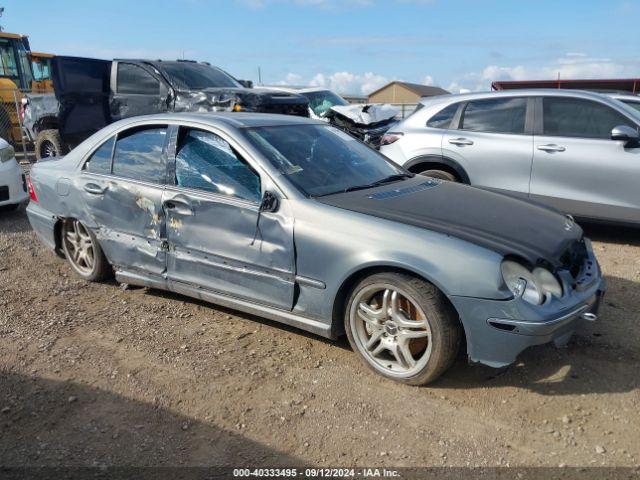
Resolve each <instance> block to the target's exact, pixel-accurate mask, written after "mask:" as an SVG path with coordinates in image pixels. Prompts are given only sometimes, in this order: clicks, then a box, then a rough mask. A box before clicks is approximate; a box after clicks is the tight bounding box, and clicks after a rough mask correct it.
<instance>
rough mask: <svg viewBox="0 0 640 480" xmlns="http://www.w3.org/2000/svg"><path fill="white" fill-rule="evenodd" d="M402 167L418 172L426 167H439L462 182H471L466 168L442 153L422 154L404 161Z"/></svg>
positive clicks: (468, 183)
mask: <svg viewBox="0 0 640 480" xmlns="http://www.w3.org/2000/svg"><path fill="white" fill-rule="evenodd" d="M404 168H406V169H407V170H409V171H410V172H413V173H420V172H421V171H423V170H425V169H427V168H439V169H442V170H445V171H448V172H449V173H451V174H453V175H455V176H456V177H457V178H458V179H459V180H460V181H461V182H462V183H465V184H467V185H470V184H471V181H470V180H469V175H468V174H467V172H466V170H465V169H464V168H463V167H462V166H461V165H460V164H459V163H458V162H456V161H455V160H452V159H450V158H449V157H445V156H442V155H422V156H419V157H415V158H412V159H411V160H409V161H408V162H407V163H405V165H404Z"/></svg>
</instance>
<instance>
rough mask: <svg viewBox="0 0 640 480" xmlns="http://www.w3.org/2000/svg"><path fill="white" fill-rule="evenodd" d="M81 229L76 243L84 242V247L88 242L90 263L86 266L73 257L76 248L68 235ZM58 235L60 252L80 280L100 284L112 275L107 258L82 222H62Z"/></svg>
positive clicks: (68, 220)
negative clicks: (59, 236)
mask: <svg viewBox="0 0 640 480" xmlns="http://www.w3.org/2000/svg"><path fill="white" fill-rule="evenodd" d="M79 229H82V231H83V233H82V238H81V237H80V235H78V238H77V240H76V242H84V245H88V243H89V242H90V246H91V251H92V256H91V257H92V260H93V261H92V262H90V264H88V263H87V262H86V261H80V259H78V258H77V257H75V255H74V252H75V251H76V249H77V248H78V247H77V246H74V243H73V242H72V241H71V240H70V237H69V235H70V234H71V233H72V232H76V231H78V230H79ZM60 235H61V236H62V238H61V239H60V243H61V244H62V251H63V252H64V255H65V257H66V258H67V261H68V262H69V265H71V269H72V270H73V271H74V272H75V273H76V274H77V275H78V276H79V277H81V278H83V279H84V280H87V281H89V282H100V281H102V280H106V279H108V278H110V277H111V276H112V275H113V270H112V268H111V265H109V261H108V260H107V257H106V256H105V255H104V252H103V251H102V248H101V247H100V243H98V240H97V239H96V236H95V235H94V234H93V232H92V231H91V230H90V229H88V228H87V227H85V226H84V225H83V224H82V222H80V221H79V220H75V219H67V220H64V223H63V224H62V228H61V232H60Z"/></svg>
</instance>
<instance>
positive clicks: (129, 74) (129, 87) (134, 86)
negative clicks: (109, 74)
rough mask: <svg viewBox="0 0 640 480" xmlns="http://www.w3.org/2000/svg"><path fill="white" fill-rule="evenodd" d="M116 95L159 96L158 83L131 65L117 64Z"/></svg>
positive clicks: (151, 76) (155, 79) (136, 66)
mask: <svg viewBox="0 0 640 480" xmlns="http://www.w3.org/2000/svg"><path fill="white" fill-rule="evenodd" d="M117 83H118V85H117V90H118V93H128V94H139V95H160V81H159V80H158V79H157V78H155V77H154V76H153V75H151V74H150V73H149V72H147V71H146V70H145V69H143V68H142V67H139V66H138V65H134V64H133V63H118V82H117Z"/></svg>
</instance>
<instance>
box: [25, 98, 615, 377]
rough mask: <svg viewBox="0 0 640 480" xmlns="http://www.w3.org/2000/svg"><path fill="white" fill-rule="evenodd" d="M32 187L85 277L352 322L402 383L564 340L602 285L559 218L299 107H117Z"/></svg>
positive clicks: (322, 321) (364, 351) (271, 312)
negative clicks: (427, 166)
mask: <svg viewBox="0 0 640 480" xmlns="http://www.w3.org/2000/svg"><path fill="white" fill-rule="evenodd" d="M529 101H530V99H526V101H525V103H526V104H527V105H528V103H529ZM440 107H444V105H440ZM456 108H458V110H459V107H456ZM429 109H430V107H424V110H425V111H429ZM525 109H526V108H525ZM441 110H442V108H438V109H437V111H438V112H440V111H441ZM434 113H435V112H434ZM455 115H457V113H456V114H455ZM455 115H454V117H452V118H455ZM507 116H508V117H509V118H511V120H509V121H506V120H505V121H504V122H506V123H508V124H514V123H517V121H518V120H517V119H514V117H517V115H514V114H513V113H510V114H508V115H507ZM413 118H419V116H418V115H416V116H414V117H413ZM526 118H529V117H528V115H527V116H526ZM442 121H443V122H446V119H445V120H442ZM449 122H450V123H451V120H449ZM525 123H526V122H525ZM527 125H528V124H527ZM434 130H435V129H434ZM442 134H443V133H442V131H441V132H440V135H442ZM465 134H466V132H465ZM505 156H506V154H505ZM29 190H30V196H31V202H30V204H29V207H28V209H27V213H28V216H29V220H30V222H31V225H32V226H33V228H34V230H35V232H36V233H37V235H38V236H39V237H40V238H41V239H42V241H43V242H44V243H45V244H46V245H47V246H49V247H50V248H51V249H53V250H55V251H57V252H58V253H60V254H61V255H64V256H65V257H66V258H67V260H68V261H69V263H70V265H71V267H72V268H73V270H75V272H76V273H77V274H78V275H80V276H81V277H83V278H85V279H87V280H93V281H97V280H102V279H104V278H107V277H108V276H109V275H110V274H111V272H112V269H113V270H114V271H115V276H116V279H117V280H119V281H121V282H125V283H129V284H134V285H145V286H150V287H153V288H159V289H164V290H171V291H174V292H178V293H181V294H184V295H188V296H192V297H195V298H200V299H204V300H207V301H211V302H213V303H217V304H221V305H225V306H228V307H232V308H236V309H238V310H242V311H246V312H250V313H252V314H256V315H260V316H264V317H266V318H270V319H273V320H277V321H280V322H283V323H286V324H289V325H293V326H296V327H298V328H301V329H305V330H308V331H311V332H314V333H316V334H319V335H323V336H326V337H329V338H335V337H337V336H339V335H341V334H344V333H346V335H347V337H348V338H349V342H350V343H351V345H352V347H353V349H354V350H355V351H356V352H358V353H359V354H360V356H361V357H362V359H363V361H364V363H365V364H366V365H368V366H369V367H371V368H372V369H373V370H374V371H376V372H378V373H380V374H382V375H384V376H386V377H388V378H391V379H394V380H397V381H401V382H404V383H408V384H425V383H428V382H430V381H433V380H434V379H436V378H437V377H438V376H440V375H441V374H442V373H443V372H444V371H446V370H447V368H448V367H449V366H450V365H451V363H452V362H453V360H454V359H455V357H456V355H457V352H458V349H459V346H460V344H461V342H462V341H465V342H466V352H467V355H468V356H469V359H470V360H471V361H474V362H480V363H483V364H486V365H490V366H494V367H499V366H504V365H508V364H510V363H512V362H513V361H514V360H515V359H516V356H517V355H518V354H519V353H520V352H521V351H522V350H523V349H525V348H527V347H528V346H531V345H538V344H542V343H547V342H555V343H556V344H562V343H564V342H566V341H567V340H568V339H569V337H570V336H571V335H572V333H573V331H574V330H575V328H576V327H577V325H578V324H579V323H580V322H581V321H583V320H594V319H595V318H596V312H597V310H598V305H599V302H600V298H601V294H602V288H603V280H602V275H601V272H600V270H599V266H598V263H597V261H596V259H595V257H594V254H593V251H592V249H591V245H590V243H589V241H588V240H587V239H585V238H584V236H583V232H582V229H581V228H580V227H579V226H578V225H577V224H575V222H573V220H572V219H571V218H570V217H566V216H564V215H562V214H560V213H558V212H557V211H555V210H553V209H550V208H546V207H542V206H538V205H535V204H532V203H530V202H528V201H525V200H521V199H518V198H515V197H513V196H507V195H501V194H498V193H495V192H491V191H487V190H482V189H477V188H472V187H470V186H467V185H462V184H458V183H454V182H446V181H442V180H438V179H433V178H426V177H424V176H421V175H416V174H414V173H411V172H409V171H407V170H405V169H404V168H402V167H400V166H398V165H395V164H394V163H393V162H391V161H389V160H388V159H387V158H385V157H384V156H382V155H381V154H380V153H378V152H377V151H375V150H374V149H372V148H370V147H368V146H366V145H364V144H363V143H361V142H360V141H358V140H357V139H355V138H354V137H352V136H350V135H348V134H347V133H345V132H343V131H342V130H339V129H337V128H335V127H333V126H331V125H328V124H326V123H325V122H322V121H316V120H311V119H305V118H301V117H295V116H283V115H265V114H255V113H235V114H234V113H211V114H207V115H202V114H200V115H198V114H193V113H192V114H189V113H175V114H161V115H155V116H144V117H135V118H128V119H125V120H121V121H119V122H116V123H113V124H111V125H109V126H107V127H105V128H103V129H102V130H100V131H99V132H97V133H95V134H94V135H93V136H91V137H90V138H89V139H87V140H86V141H84V142H82V143H81V144H80V145H78V147H76V148H75V149H74V150H73V151H71V152H70V153H69V154H68V155H66V156H65V157H64V158H58V159H51V160H48V161H41V162H38V163H37V164H36V165H35V166H34V167H33V169H32V173H31V178H30V186H29Z"/></svg>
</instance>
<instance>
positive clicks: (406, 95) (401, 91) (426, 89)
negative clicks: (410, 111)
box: [369, 81, 449, 103]
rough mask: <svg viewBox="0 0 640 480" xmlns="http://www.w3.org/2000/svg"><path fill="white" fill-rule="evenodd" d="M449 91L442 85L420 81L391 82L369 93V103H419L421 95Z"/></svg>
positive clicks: (440, 93)
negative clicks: (424, 83) (431, 84)
mask: <svg viewBox="0 0 640 480" xmlns="http://www.w3.org/2000/svg"><path fill="white" fill-rule="evenodd" d="M446 93H449V92H447V91H446V90H445V89H443V88H440V87H432V86H429V85H420V84H418V83H407V82H398V81H395V82H391V83H389V84H387V85H385V86H384V87H382V88H379V89H378V90H376V91H375V92H372V93H370V94H369V103H418V101H419V100H420V98H421V97H433V96H434V95H443V94H446Z"/></svg>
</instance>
